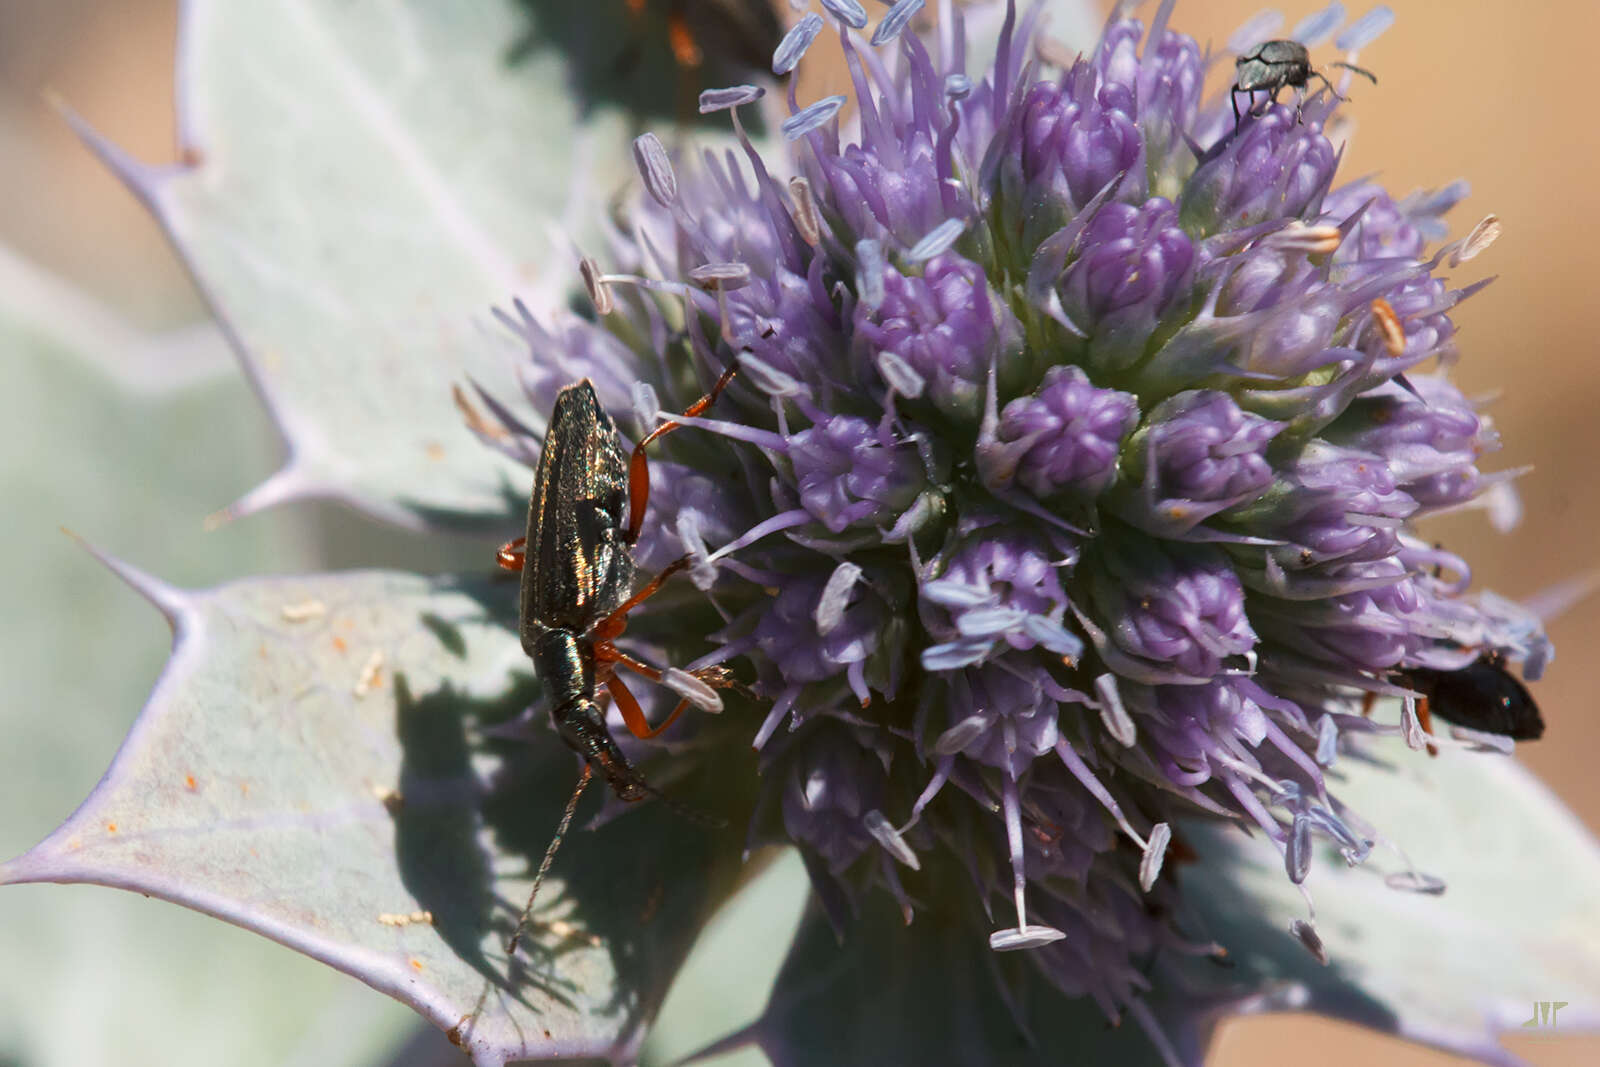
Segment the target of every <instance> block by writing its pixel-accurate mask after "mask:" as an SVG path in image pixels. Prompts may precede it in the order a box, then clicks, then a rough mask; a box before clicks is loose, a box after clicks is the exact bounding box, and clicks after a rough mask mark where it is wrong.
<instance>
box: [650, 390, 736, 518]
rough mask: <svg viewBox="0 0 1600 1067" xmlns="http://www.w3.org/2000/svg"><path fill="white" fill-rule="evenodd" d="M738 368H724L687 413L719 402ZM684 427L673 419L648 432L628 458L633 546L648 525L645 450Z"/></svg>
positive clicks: (690, 414) (692, 414) (694, 413)
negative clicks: (645, 517)
mask: <svg viewBox="0 0 1600 1067" xmlns="http://www.w3.org/2000/svg"><path fill="white" fill-rule="evenodd" d="M736 369H737V365H736V366H733V367H729V368H728V369H727V370H725V371H723V372H722V377H720V378H718V379H717V384H715V385H713V386H712V387H711V392H709V393H707V394H706V395H705V396H703V397H701V398H700V399H699V400H696V401H695V402H694V403H693V404H690V405H689V407H688V409H687V410H685V411H684V414H685V415H687V416H689V417H690V418H694V417H695V416H696V415H699V414H700V413H701V412H703V411H705V410H706V408H708V407H710V406H711V405H712V404H713V403H715V402H716V399H717V397H718V396H719V395H721V393H722V391H723V390H724V389H726V388H727V387H728V383H729V382H730V381H732V380H733V372H734V371H735V370H736ZM682 427H683V424H682V423H681V422H673V421H672V420H670V419H669V420H668V421H666V422H663V423H662V424H661V425H659V426H657V427H656V428H655V429H653V430H651V431H650V432H649V433H647V434H645V436H644V440H642V441H640V442H639V443H638V444H636V445H634V446H633V458H632V459H630V460H629V461H628V533H627V536H626V537H625V538H624V540H625V541H626V542H627V543H628V544H630V545H631V544H633V543H634V542H635V541H637V540H639V531H640V530H642V529H643V528H644V511H645V506H646V505H647V504H649V502H650V461H649V459H647V458H646V456H645V452H644V450H645V449H647V448H649V447H650V445H651V443H652V442H654V441H656V440H657V439H659V438H661V437H665V436H666V435H667V434H669V433H671V432H672V431H673V430H677V429H681V428H682Z"/></svg>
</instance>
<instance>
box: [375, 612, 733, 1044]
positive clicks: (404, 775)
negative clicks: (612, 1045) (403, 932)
mask: <svg viewBox="0 0 1600 1067" xmlns="http://www.w3.org/2000/svg"><path fill="white" fill-rule="evenodd" d="M478 592H481V595H482V596H483V597H484V600H485V605H484V606H485V612H484V614H485V616H486V617H496V616H497V615H499V614H501V613H502V611H501V605H500V604H499V603H498V602H499V601H501V600H502V599H503V598H504V592H505V590H504V587H503V586H500V585H497V584H486V585H485V587H484V589H483V590H481V591H478ZM394 692H395V699H396V709H397V717H396V732H397V735H398V739H399V742H400V746H401V750H402V754H401V766H400V774H399V780H398V781H397V782H396V783H395V789H396V794H397V796H396V798H395V800H394V801H393V802H392V803H390V804H389V805H388V806H389V810H390V815H391V818H392V819H393V821H394V833H395V855H396V859H397V862H398V864H399V873H400V877H401V880H402V882H403V883H404V885H405V886H406V888H407V889H408V890H409V891H410V893H411V894H412V896H413V897H414V898H415V899H416V901H417V904H418V906H419V907H420V908H421V909H423V910H426V911H428V912H430V913H431V914H432V918H433V926H434V929H435V930H436V931H437V933H438V934H439V936H440V937H441V938H442V939H443V940H444V942H445V943H446V944H447V945H448V946H449V947H450V950H451V951H452V952H453V953H454V954H455V955H457V956H458V957H459V958H460V959H461V960H462V961H463V962H465V963H467V964H468V965H469V966H471V967H472V968H473V969H474V970H476V971H477V972H478V973H479V974H481V975H483V977H484V979H485V981H486V984H487V986H488V988H486V990H485V1000H486V1001H487V999H488V998H489V997H490V996H491V995H495V994H497V995H499V996H501V997H510V998H511V999H513V1000H515V1001H516V1002H518V1003H520V1004H522V1005H524V1006H525V1007H527V1008H529V1009H530V1010H535V1011H537V1010H540V1005H541V1003H548V1002H549V1001H556V1002H559V1003H562V1004H565V1005H567V1006H568V1007H577V1006H578V1002H579V1001H580V1000H584V999H587V998H589V997H591V996H593V995H594V994H595V991H594V990H590V989H584V988H581V987H580V986H579V985H578V984H577V983H576V982H574V981H573V979H571V978H570V977H568V976H567V975H566V974H564V973H563V960H564V959H565V958H566V957H567V956H569V955H570V954H573V953H578V952H585V951H588V952H592V951H594V950H596V949H600V950H602V951H605V952H606V953H607V954H608V955H609V956H610V958H611V964H612V966H611V972H612V973H613V974H614V975H615V976H616V977H615V979H614V983H615V984H614V986H613V988H612V989H611V992H610V996H609V998H608V1003H607V1004H605V1005H594V1006H593V1007H591V1008H590V1009H589V1010H591V1011H595V1012H602V1013H603V1012H613V1011H623V1010H630V1009H633V1008H636V1007H638V1006H640V1005H650V1004H653V1003H654V1000H655V999H657V998H659V997H660V996H662V995H664V993H665V990H666V986H667V984H668V981H669V980H670V978H671V976H672V974H673V973H675V972H676V970H677V968H678V966H679V964H680V963H681V961H682V958H683V957H684V956H685V955H686V954H687V952H688V949H689V946H690V945H691V944H692V941H693V938H694V936H695V935H696V933H697V932H698V928H699V926H700V923H701V921H702V920H703V918H704V915H705V913H706V910H707V908H708V907H709V905H710V904H711V903H712V902H714V901H716V900H719V899H721V898H722V897H723V896H725V895H726V894H727V893H729V892H731V890H732V888H733V886H734V885H735V884H736V882H737V879H738V876H739V871H740V867H741V855H740V853H741V849H742V846H743V843H744V841H743V835H742V834H738V833H717V834H711V833H707V832H705V830H704V828H702V827H697V826H695V825H693V824H692V823H689V822H687V821H686V820H684V819H683V818H682V817H681V816H680V815H678V814H677V813H675V812H673V811H671V810H670V809H668V808H667V807H666V806H665V805H663V804H659V803H651V802H647V803H643V804H636V805H630V806H628V808H627V809H626V811H624V812H622V813H621V814H620V816H619V817H616V818H609V819H605V820H597V819H595V818H594V815H593V813H594V812H595V811H596V810H604V809H601V808H600V804H599V803H597V802H595V800H596V798H599V797H600V795H601V794H600V791H598V790H596V791H595V792H594V794H593V795H592V797H591V803H590V804H586V805H584V807H583V808H582V809H581V810H580V813H579V818H578V821H577V823H575V825H574V830H575V832H574V833H573V834H572V836H571V838H570V839H569V842H568V846H567V848H566V849H564V850H562V852H561V854H560V855H559V856H558V857H557V858H556V860H555V862H554V864H553V866H552V868H551V872H550V880H549V882H547V888H546V892H545V893H544V894H542V895H541V897H540V901H541V903H540V907H539V908H538V910H537V911H536V912H535V913H534V916H533V919H534V921H533V923H532V924H531V925H530V927H529V930H530V932H531V935H530V936H528V937H526V938H525V939H524V941H523V945H522V949H521V953H520V956H519V957H518V958H517V959H515V960H512V959H509V958H507V956H506V954H505V951H504V946H505V943H506V941H507V939H508V938H509V937H510V936H511V934H512V933H513V931H514V930H515V929H516V926H517V921H518V916H519V913H520V912H521V910H522V902H523V900H522V898H523V896H524V895H525V893H526V886H527V882H526V876H527V875H529V874H531V873H532V871H533V869H534V868H535V867H536V866H537V865H538V863H539V860H540V858H541V857H542V855H543V854H544V851H545V847H546V845H547V844H548V843H549V836H550V826H551V824H552V823H553V822H554V821H555V818H556V815H557V813H559V811H560V810H561V809H562V807H563V805H564V804H565V802H566V800H567V798H568V796H569V795H570V793H571V783H572V780H573V776H574V772H575V762H576V760H575V757H574V756H573V754H572V752H571V751H570V750H569V749H568V748H567V747H566V746H565V745H563V744H562V743H561V741H560V739H559V738H558V737H557V736H556V734H555V732H554V731H553V730H548V729H546V728H544V726H543V724H542V721H541V720H543V719H546V718H547V715H546V714H545V711H544V708H543V705H542V702H541V700H540V696H539V685H538V683H537V681H536V680H535V679H534V678H533V677H532V675H531V673H521V674H515V675H513V676H512V680H511V682H510V683H509V684H508V686H507V687H506V689H505V690H504V691H503V692H502V693H500V694H499V695H497V696H494V697H491V698H486V699H482V698H475V697H472V696H469V695H467V694H465V693H464V692H463V691H462V690H461V688H459V687H458V686H456V685H452V684H449V683H446V684H443V685H441V686H439V687H437V688H435V689H433V690H432V691H430V692H427V693H420V694H419V693H416V692H414V691H413V690H412V687H411V685H410V684H409V682H408V680H407V679H406V678H405V676H404V675H403V674H398V673H397V674H396V676H395V679H394ZM530 707H531V710H532V712H533V715H532V719H533V721H536V722H540V725H539V726H538V727H531V728H525V720H526V717H527V713H528V712H529V710H530ZM496 764H498V769H497V770H495V771H494V773H493V774H492V775H489V776H486V775H485V773H484V770H483V768H485V767H494V766H495V765H496ZM753 777H754V776H753V775H751V776H744V775H741V776H738V778H737V781H738V782H739V783H743V782H744V781H745V780H746V779H747V778H753ZM684 788H685V789H687V790H688V792H689V797H690V799H691V800H698V801H700V802H703V803H705V804H706V806H708V807H710V806H720V807H722V808H724V810H726V808H727V807H728V800H727V798H726V797H725V796H724V797H721V798H717V797H715V796H714V794H716V793H718V792H725V791H726V788H727V783H725V782H721V781H718V780H713V779H712V778H711V776H708V775H693V776H688V777H687V778H686V780H685V782H684ZM740 803H741V804H744V805H746V806H748V804H751V803H753V798H747V799H745V800H742V801H741V802H740ZM735 807H736V810H737V805H736V806H735ZM607 814H608V815H611V814H616V813H615V812H607ZM595 822H599V823H600V825H593V824H594V823H595Z"/></svg>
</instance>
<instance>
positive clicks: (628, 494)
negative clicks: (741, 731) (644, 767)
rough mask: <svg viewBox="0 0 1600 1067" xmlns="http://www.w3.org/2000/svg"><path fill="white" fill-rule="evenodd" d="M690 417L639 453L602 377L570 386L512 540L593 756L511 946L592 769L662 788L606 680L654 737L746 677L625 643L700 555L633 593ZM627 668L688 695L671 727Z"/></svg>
mask: <svg viewBox="0 0 1600 1067" xmlns="http://www.w3.org/2000/svg"><path fill="white" fill-rule="evenodd" d="M733 372H734V367H729V368H728V370H727V371H725V372H724V373H723V375H722V377H720V378H718V379H717V382H716V384H715V385H713V386H712V387H711V391H710V392H709V393H707V394H706V395H705V396H703V397H701V398H700V399H699V400H697V401H695V402H694V403H693V404H691V405H690V406H689V408H688V410H687V411H685V412H684V414H685V415H687V416H691V417H692V416H695V415H699V414H700V413H701V412H703V411H705V410H706V408H708V407H710V406H711V404H712V402H714V401H715V400H716V398H717V396H718V394H720V393H721V392H722V390H723V389H724V388H726V387H727V384H728V381H729V380H730V379H731V378H732V377H733ZM681 425H682V424H681V423H678V422H674V421H670V420H669V421H667V422H663V423H662V424H661V425H659V426H657V427H656V428H655V429H654V430H652V431H651V432H650V433H648V434H646V435H645V437H644V438H643V439H642V440H640V441H639V443H638V444H636V445H634V447H633V454H632V456H631V457H627V458H625V457H624V455H623V450H622V441H621V439H620V438H619V437H618V435H617V428H616V425H615V424H614V423H613V422H612V421H611V418H610V416H608V415H607V414H606V413H605V411H604V409H602V408H601V407H600V399H599V397H597V396H596V395H595V391H594V386H593V385H592V384H591V383H590V381H589V380H588V379H587V378H585V379H583V380H582V381H580V382H578V383H576V384H575V385H569V386H567V387H566V388H565V389H563V390H561V393H560V395H559V396H557V397H556V406H555V411H554V412H553V413H552V414H551V416H550V422H549V425H548V426H547V427H546V429H545V438H544V451H543V453H542V454H541V455H540V457H539V468H538V470H537V472H536V473H535V474H534V479H533V494H532V495H531V496H530V497H529V499H528V532H527V536H525V537H519V538H518V539H516V540H515V541H509V542H507V543H506V544H504V545H502V546H501V547H500V551H499V554H498V561H499V563H500V565H501V566H502V567H504V568H505V569H507V570H510V571H521V572H522V591H521V612H520V623H519V630H520V632H521V637H522V648H523V651H525V652H526V653H527V654H528V656H529V657H530V658H531V659H532V660H533V664H534V669H535V670H536V671H537V672H538V674H539V678H540V679H541V680H542V681H543V682H544V686H545V690H546V692H547V693H548V694H549V696H550V705H551V707H550V715H551V718H552V719H553V720H554V721H555V725H556V730H557V732H558V733H560V735H561V739H562V740H563V741H565V742H566V743H567V745H568V746H569V747H571V748H572V749H573V750H574V751H576V752H577V753H578V754H579V755H581V756H582V757H583V758H584V768H583V773H582V775H581V776H580V777H579V778H578V784H577V786H576V788H574V789H573V791H572V797H571V799H569V800H568V801H567V807H566V811H565V812H564V813H563V814H562V817H561V822H560V824H559V825H558V826H557V829H556V834H555V837H554V838H553V839H552V840H551V842H550V847H549V848H548V849H546V851H545V855H544V859H543V860H542V861H541V862H540V864H539V870H538V872H537V873H536V874H535V875H534V879H533V887H532V890H531V891H530V892H529V894H528V906H527V907H526V908H525V909H524V910H523V912H522V918H521V919H520V920H519V921H518V922H517V929H516V932H515V933H514V934H513V935H512V937H511V941H510V943H509V944H508V945H507V947H506V951H507V952H508V953H509V954H512V955H515V953H516V951H517V943H518V940H519V939H520V938H521V936H522V930H523V927H524V926H526V925H527V922H528V916H529V915H530V914H531V913H532V911H533V902H534V898H535V897H536V896H537V895H538V893H539V884H540V883H541V882H542V881H543V880H544V876H545V873H546V872H547V871H548V870H549V868H550V863H551V861H552V860H553V859H554V858H555V853H556V849H557V848H558V847H559V846H560V844H561V839H562V837H564V836H565V835H566V832H567V828H568V826H569V825H570V824H571V822H572V815H573V812H574V811H576V810H577V807H578V798H579V797H580V796H582V795H583V790H584V787H585V786H587V785H588V784H589V780H590V779H591V778H592V777H594V775H595V774H596V773H598V774H600V775H601V776H603V777H604V778H605V779H606V781H607V782H609V783H610V784H611V788H612V790H613V791H614V792H615V793H616V794H617V796H619V797H621V798H622V799H623V800H628V801H632V800H639V799H640V798H642V797H644V796H646V795H654V796H660V794H659V793H657V792H656V790H655V789H654V788H653V787H652V786H651V785H650V784H649V783H648V782H646V781H645V780H644V778H643V777H641V776H640V774H639V772H638V771H636V770H635V769H634V768H633V767H632V766H631V765H630V764H629V763H628V761H627V759H626V757H624V756H623V754H622V751H621V750H620V749H619V748H617V744H616V742H615V741H613V740H612V738H611V734H610V732H609V731H608V730H607V729H606V721H605V711H604V709H603V708H602V706H601V704H600V702H599V700H598V699H597V696H598V690H599V689H600V687H601V686H604V687H605V690H606V692H608V693H610V694H611V699H612V700H613V701H615V702H616V705H617V708H618V710H620V711H621V712H622V721H623V722H624V723H626V724H627V727H628V730H629V731H630V732H631V733H632V734H633V735H634V736H635V737H640V738H650V737H654V736H656V735H657V734H659V733H661V732H662V731H663V730H665V729H666V728H667V727H668V726H671V725H672V723H673V722H674V721H675V720H676V719H677V717H678V716H679V715H681V714H682V713H683V711H684V709H685V708H687V707H688V706H689V705H690V704H691V703H692V704H697V705H699V706H700V707H702V708H704V709H705V710H707V711H720V710H722V701H721V700H720V698H718V697H717V695H716V693H715V692H713V687H714V686H715V687H719V688H720V687H726V686H730V685H733V684H734V683H733V682H732V681H731V679H729V678H728V677H727V675H726V673H725V672H724V671H722V670H721V669H720V668H715V667H713V668H708V669H706V670H702V671H698V672H694V673H693V674H690V673H685V672H683V671H677V670H670V669H669V670H666V671H663V670H659V669H657V668H655V667H652V666H649V665H648V664H645V663H642V662H640V661H639V660H636V659H634V658H633V657H632V656H629V655H628V654H627V653H626V652H623V651H621V650H620V649H618V648H617V646H616V645H615V643H614V642H615V641H616V639H617V638H618V637H620V636H621V635H622V632H623V630H625V629H626V628H627V625H628V612H630V611H632V610H633V609H634V608H636V607H638V606H639V605H640V604H642V603H643V602H644V601H646V600H648V599H649V598H650V597H652V596H654V595H655V594H656V593H657V592H658V591H659V590H660V589H661V586H662V583H664V582H665V581H666V580H667V579H668V578H670V577H672V575H674V574H676V573H677V572H678V571H680V570H682V569H683V568H685V567H686V566H688V565H689V557H688V556H684V557H682V558H681V559H677V560H674V561H673V562H672V563H670V564H668V565H667V567H666V568H665V569H664V570H662V572H661V573H660V574H658V575H656V576H655V577H654V578H652V579H651V580H650V581H649V582H648V583H646V584H645V586H644V588H642V589H640V590H639V591H638V592H632V589H633V578H634V561H633V545H634V542H636V541H637V540H638V539H639V531H640V530H641V529H642V528H643V527H644V513H645V507H646V505H647V504H648V503H649V499H650V464H649V461H648V460H647V459H646V457H645V449H646V448H648V447H649V446H650V444H651V443H653V442H655V441H657V440H659V439H660V438H661V437H663V436H665V435H666V434H669V433H671V432H672V431H673V430H676V429H678V428H679V427H680V426H681ZM630 594H631V595H630ZM618 667H625V668H627V669H628V670H630V671H633V672H634V673H636V674H639V675H642V676H644V677H645V678H648V679H649V680H650V681H652V682H657V683H660V684H663V685H666V686H668V687H669V688H671V689H673V690H674V691H676V692H678V693H679V694H681V695H682V697H683V699H681V700H680V701H679V702H678V706H677V707H676V708H674V709H673V711H672V713H671V714H670V715H668V716H667V717H666V719H665V720H664V721H663V722H662V723H661V725H660V726H654V727H653V726H651V725H650V724H649V722H647V721H646V720H645V717H644V712H643V711H642V710H641V709H640V707H639V702H638V701H637V700H636V699H634V696H633V694H632V693H631V692H630V691H629V690H628V687H627V685H626V684H624V682H623V681H622V679H621V678H619V677H618V676H617V674H616V670H617V668H618ZM663 799H665V798H663ZM674 807H676V805H674Z"/></svg>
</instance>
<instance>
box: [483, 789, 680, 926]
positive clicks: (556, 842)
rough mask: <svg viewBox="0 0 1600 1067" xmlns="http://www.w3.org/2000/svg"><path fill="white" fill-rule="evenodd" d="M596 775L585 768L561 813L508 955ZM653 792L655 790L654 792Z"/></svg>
mask: <svg viewBox="0 0 1600 1067" xmlns="http://www.w3.org/2000/svg"><path fill="white" fill-rule="evenodd" d="M593 777H594V775H593V774H591V773H590V771H589V765H588V764H587V763H586V764H584V766H583V773H582V774H581V775H579V776H578V784H577V785H575V786H573V788H572V796H571V797H569V798H568V799H567V810H566V811H564V812H562V813H561V821H560V822H559V823H557V824H556V835H555V836H554V837H552V838H551V839H550V847H549V848H546V849H545V850H544V859H542V860H540V861H539V871H538V873H537V874H535V875H534V876H533V888H532V889H530V890H528V904H527V906H526V907H525V908H523V909H522V917H521V918H519V919H518V920H517V928H516V930H515V931H514V932H513V933H512V934H511V940H510V941H509V942H508V943H507V944H506V955H508V956H515V955H516V954H517V944H518V942H520V941H521V940H522V931H523V930H525V929H527V926H528V917H529V916H531V915H532V914H533V902H534V901H535V900H537V899H538V897H539V886H540V885H541V884H542V883H543V882H544V876H545V875H546V874H547V873H548V872H549V870H550V863H551V861H553V860H554V859H555V858H556V849H558V848H560V847H561V839H562V838H564V837H566V836H567V828H568V827H570V826H571V825H572V816H573V813H574V812H576V811H577V810H578V798H579V797H581V796H583V791H584V789H585V788H586V787H587V786H588V784H589V779H591V778H593ZM652 792H653V790H652Z"/></svg>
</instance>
